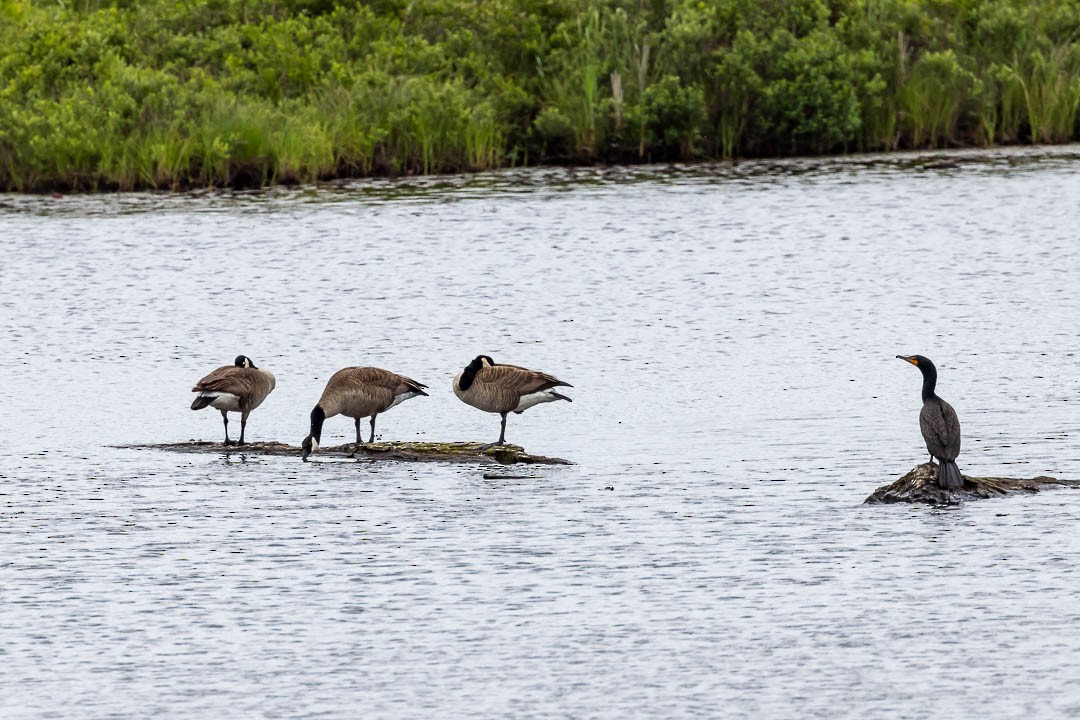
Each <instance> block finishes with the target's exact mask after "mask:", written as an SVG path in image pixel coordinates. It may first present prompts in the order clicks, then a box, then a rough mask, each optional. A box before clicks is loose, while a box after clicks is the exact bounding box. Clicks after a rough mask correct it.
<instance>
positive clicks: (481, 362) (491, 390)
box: [454, 355, 573, 449]
mask: <svg viewBox="0 0 1080 720" xmlns="http://www.w3.org/2000/svg"><path fill="white" fill-rule="evenodd" d="M558 387H573V385H571V384H570V383H566V382H563V381H562V380H560V379H559V378H557V377H555V376H554V375H549V374H548V373H545V372H540V371H539V370H529V369H528V368H523V367H518V366H517V365H505V364H501V363H496V362H495V361H494V360H492V359H491V356H490V355H477V356H476V357H475V358H474V359H473V361H472V362H470V363H469V364H468V365H466V366H465V369H464V370H462V371H461V372H459V373H458V374H457V377H455V378H454V394H455V395H457V396H458V399H460V400H461V401H462V402H464V403H466V404H467V405H472V406H473V407H474V408H476V409H478V410H483V411H484V412H489V413H498V414H499V415H501V416H502V425H501V428H500V430H499V439H498V440H497V441H495V442H493V443H489V444H487V445H484V449H487V448H489V447H492V446H493V445H504V444H505V443H506V416H507V414H508V413H516V414H519V415H520V414H521V413H523V412H525V411H526V410H528V409H529V408H531V407H532V406H534V405H539V404H540V403H547V402H554V401H555V400H565V401H567V402H573V400H571V399H570V398H568V397H567V396H566V395H563V394H562V393H559V392H556V390H555V388H558Z"/></svg>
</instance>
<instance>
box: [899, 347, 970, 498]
mask: <svg viewBox="0 0 1080 720" xmlns="http://www.w3.org/2000/svg"><path fill="white" fill-rule="evenodd" d="M896 357H898V358H899V359H901V360H903V361H905V362H909V363H911V364H912V365H914V366H915V367H917V368H919V370H921V371H922V376H923V385H922V401H923V406H922V410H921V411H920V412H919V430H921V431H922V436H923V441H924V442H925V443H926V449H927V450H928V451H929V452H930V457H931V459H933V458H937V459H938V473H937V484H938V487H942V488H945V489H946V490H955V489H959V488H962V487H964V476H963V475H961V474H960V468H959V467H957V465H956V457H957V456H958V455H959V454H960V419H959V418H958V417H956V411H955V410H953V406H952V405H950V404H949V403H947V402H945V401H944V400H942V399H941V398H939V397H938V396H937V393H935V392H934V390H935V389H936V388H937V368H936V367H934V363H932V362H930V358H927V357H923V356H922V355H910V356H908V355H897V356H896Z"/></svg>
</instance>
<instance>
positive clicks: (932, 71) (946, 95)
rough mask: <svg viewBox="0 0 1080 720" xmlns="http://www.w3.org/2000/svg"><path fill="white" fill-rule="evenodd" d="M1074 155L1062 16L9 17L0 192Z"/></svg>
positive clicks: (878, 7)
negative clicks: (1009, 153) (930, 153)
mask: <svg viewBox="0 0 1080 720" xmlns="http://www.w3.org/2000/svg"><path fill="white" fill-rule="evenodd" d="M1078 139H1080V4H1078V3H1075V2H1073V1H1072V0H1035V1H1034V2H1022V1H1021V0H845V1H842V0H831V1H826V0H784V1H781V0H713V1H710V2H703V1H702V0H671V1H669V0H484V2H470V1H468V0H414V1H412V2H407V1H406V0H374V1H372V2H368V3H365V4H362V5H361V4H357V3H343V2H333V1H332V0H278V1H271V0H179V1H178V2H164V0H150V1H148V2H133V1H120V0H118V1H116V2H111V3H104V2H94V1H93V0H82V1H79V2H76V1H74V0H68V1H67V2H64V3H61V2H59V1H57V0H53V1H52V2H44V1H35V2H31V1H29V0H0V191H18V192H41V191H55V190H59V191H71V190H98V191H100V190H135V189H190V188H198V187H257V186H263V185H273V184H291V183H309V182H315V181H319V180H329V179H336V178H348V177H366V176H385V175H391V176H393V175H414V174H432V173H456V172H470V171H482V170H488V169H495V168H501V167H520V166H530V165H538V164H593V163H604V164H611V163H616V164H620V163H644V162H663V161H692V160H707V159H721V158H735V157H742V158H749V157H785V156H796V155H822V154H837V153H846V152H876V151H894V150H918V149H928V148H943V147H969V146H980V147H990V146H996V145H1013V144H1057V143H1066V142H1071V141H1076V140H1078Z"/></svg>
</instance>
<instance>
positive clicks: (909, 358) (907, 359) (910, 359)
mask: <svg viewBox="0 0 1080 720" xmlns="http://www.w3.org/2000/svg"><path fill="white" fill-rule="evenodd" d="M896 357H897V358H898V359H900V360H903V361H905V362H909V363H911V364H912V365H915V366H916V367H918V365H919V361H918V360H916V359H915V356H914V355H911V356H908V355H897V356H896Z"/></svg>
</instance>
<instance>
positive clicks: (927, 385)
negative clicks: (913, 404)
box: [918, 360, 937, 402]
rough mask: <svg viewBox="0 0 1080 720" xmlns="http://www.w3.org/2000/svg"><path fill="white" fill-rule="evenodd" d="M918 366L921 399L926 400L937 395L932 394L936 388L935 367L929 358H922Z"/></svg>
mask: <svg viewBox="0 0 1080 720" xmlns="http://www.w3.org/2000/svg"><path fill="white" fill-rule="evenodd" d="M918 367H919V369H920V370H922V399H923V402H926V401H927V400H931V399H933V398H936V397H937V395H935V394H934V390H935V389H936V388H937V368H936V367H934V363H932V362H930V361H929V360H923V361H922V362H920V363H919V366H918Z"/></svg>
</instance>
